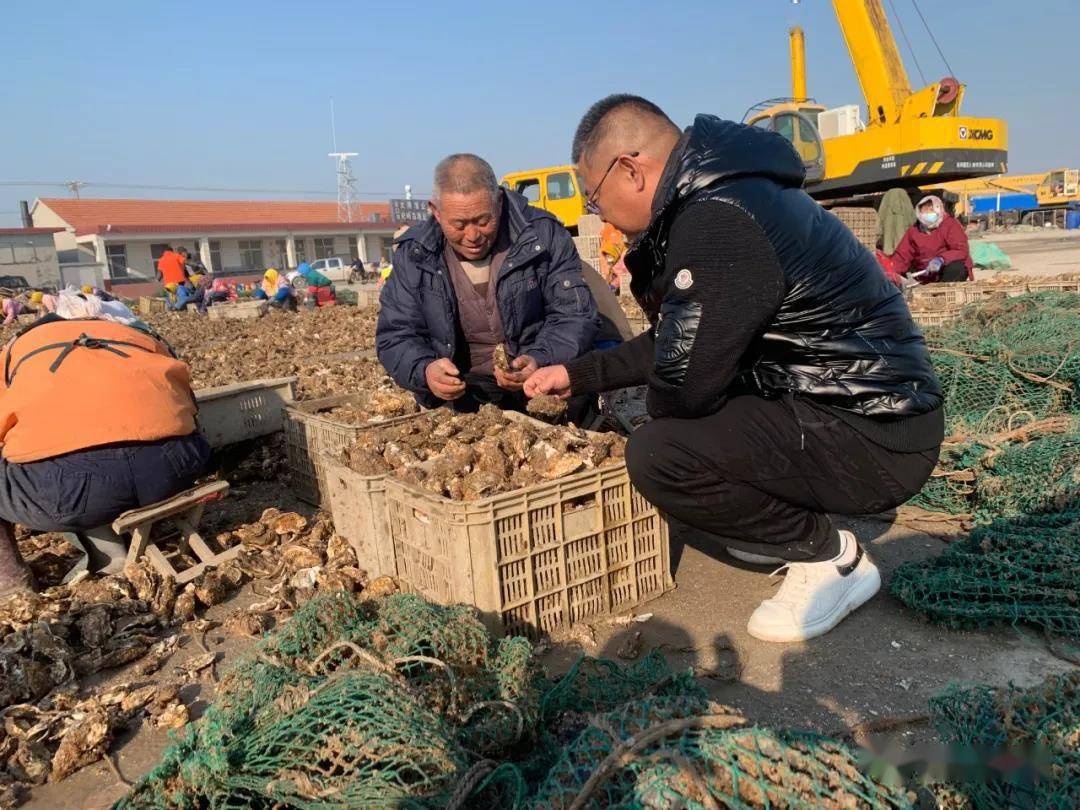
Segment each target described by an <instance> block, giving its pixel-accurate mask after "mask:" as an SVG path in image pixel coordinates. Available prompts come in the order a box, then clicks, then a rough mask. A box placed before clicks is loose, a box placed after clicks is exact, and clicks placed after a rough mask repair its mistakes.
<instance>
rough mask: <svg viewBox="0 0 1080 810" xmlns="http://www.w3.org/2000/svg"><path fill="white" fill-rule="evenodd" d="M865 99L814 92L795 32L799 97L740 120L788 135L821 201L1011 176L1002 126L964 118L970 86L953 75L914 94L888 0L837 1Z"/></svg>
mask: <svg viewBox="0 0 1080 810" xmlns="http://www.w3.org/2000/svg"><path fill="white" fill-rule="evenodd" d="M833 9H834V11H835V12H836V17H837V20H838V21H839V23H840V28H841V30H842V32H843V34H844V40H845V43H846V45H847V49H848V52H849V54H850V55H851V60H852V63H853V65H854V67H855V72H856V74H857V75H858V78H859V84H860V87H861V88H862V92H863V97H864V99H865V101H866V108H865V109H866V119H865V120H864V119H863V118H862V110H861V109H860V107H859V105H855V104H849V105H845V106H842V107H835V108H832V109H829V108H826V107H825V106H823V105H821V104H818V103H817V102H816V101H815V100H814V99H812V98H810V97H809V96H808V95H807V88H806V58H805V44H804V37H803V32H802V29H801V28H799V27H794V28H792V29H791V30H790V32H789V42H790V48H791V84H792V93H791V96H790V97H788V98H783V99H771V100H770V101H767V102H763V103H762V104H758V105H755V106H754V107H751V108H750V110H748V111H747V114H746V115H745V116H744V117H743V120H744V121H745V122H746V123H748V124H751V125H753V126H757V127H761V128H763V129H770V130H772V131H775V132H779V133H781V134H782V135H784V137H785V138H787V139H788V140H789V141H791V143H792V145H793V146H794V147H795V150H796V151H797V152H798V153H799V155H800V156H801V157H802V159H803V163H804V165H805V166H806V170H807V178H806V184H805V185H806V190H807V192H808V193H809V194H810V195H811V196H813V197H817V198H819V199H821V198H838V197H845V196H851V195H856V194H865V193H871V192H878V191H885V190H887V189H889V188H893V187H904V188H910V187H916V186H920V185H924V184H925V183H927V182H934V181H938V180H940V181H942V182H944V181H947V180H957V179H963V178H968V177H979V176H983V175H988V174H999V173H1003V172H1005V171H1006V163H1007V151H1006V146H1007V140H1008V136H1007V131H1006V125H1005V122H1004V121H1002V120H1000V119H994V118H972V117H965V116H961V115H960V108H961V105H962V103H963V99H964V91H965V87H964V85H963V84H961V83H960V82H959V81H958V80H957V79H955V78H954V77H952V76H948V77H946V78H944V79H941V80H940V81H938V82H934V83H933V84H930V85H927V86H926V87H923V88H921V89H918V90H912V88H911V85H910V83H909V81H908V77H907V73H906V71H905V70H904V65H903V62H902V61H901V59H900V53H899V50H898V49H897V47H896V41H895V40H894V39H893V36H892V32H891V30H890V28H889V22H888V19H887V18H886V16H885V11H884V8H883V7H882V4H881V0H833Z"/></svg>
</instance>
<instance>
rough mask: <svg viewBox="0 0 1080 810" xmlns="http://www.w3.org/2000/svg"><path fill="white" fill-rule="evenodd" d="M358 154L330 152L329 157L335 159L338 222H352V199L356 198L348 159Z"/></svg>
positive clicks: (354, 184)
mask: <svg viewBox="0 0 1080 810" xmlns="http://www.w3.org/2000/svg"><path fill="white" fill-rule="evenodd" d="M359 154H360V153H359V152H331V153H330V157H332V158H336V159H337V218H338V222H352V221H353V217H352V213H353V212H352V204H353V198H354V197H356V196H357V192H356V177H354V176H353V173H352V163H350V162H349V158H354V157H356V156H357V155H359Z"/></svg>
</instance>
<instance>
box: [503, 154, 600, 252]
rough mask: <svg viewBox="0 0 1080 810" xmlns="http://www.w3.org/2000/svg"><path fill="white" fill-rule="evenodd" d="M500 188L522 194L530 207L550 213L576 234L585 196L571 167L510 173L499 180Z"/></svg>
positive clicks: (550, 167) (583, 210)
mask: <svg viewBox="0 0 1080 810" xmlns="http://www.w3.org/2000/svg"><path fill="white" fill-rule="evenodd" d="M502 185H503V187H504V188H508V189H510V190H511V191H516V192H517V193H518V194H522V195H524V196H525V199H527V200H528V201H529V204H530V205H535V206H536V207H537V208H543V209H544V210H545V211H547V212H549V213H552V214H554V215H555V216H557V217H558V218H559V220H560V221H561V222H562V224H563V225H565V226H566V228H567V229H568V230H569V231H570V232H571V233H572V234H575V235H576V234H577V226H578V220H579V219H580V218H581V215H582V214H584V213H585V196H584V195H583V194H582V193H581V180H580V179H579V178H578V176H577V172H576V171H574V167H573V166H548V167H546V168H543V169H530V170H529V171H524V172H513V173H511V174H508V175H506V176H505V177H503V179H502Z"/></svg>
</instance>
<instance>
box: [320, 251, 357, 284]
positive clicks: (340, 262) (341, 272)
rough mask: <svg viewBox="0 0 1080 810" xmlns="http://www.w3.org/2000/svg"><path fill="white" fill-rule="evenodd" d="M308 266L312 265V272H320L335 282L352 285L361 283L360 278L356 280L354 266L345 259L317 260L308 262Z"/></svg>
mask: <svg viewBox="0 0 1080 810" xmlns="http://www.w3.org/2000/svg"><path fill="white" fill-rule="evenodd" d="M308 264H310V265H311V269H312V270H317V271H319V272H320V273H322V274H323V275H324V276H326V277H327V278H328V279H330V280H331V281H333V282H337V283H340V284H345V283H349V284H352V283H355V282H356V281H359V279H358V278H355V276H356V275H357V274H356V273H354V272H353V269H352V265H351V264H347V263H346V262H345V260H344V259H341V258H338V257H333V258H330V259H316V260H315V261H313V262H308Z"/></svg>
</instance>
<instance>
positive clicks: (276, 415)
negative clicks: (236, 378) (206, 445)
mask: <svg viewBox="0 0 1080 810" xmlns="http://www.w3.org/2000/svg"><path fill="white" fill-rule="evenodd" d="M295 387H296V377H279V378H276V379H266V380H252V381H250V382H242V383H234V384H232V385H223V386H220V387H218V388H204V389H202V390H200V391H196V392H195V402H196V403H197V404H198V406H199V428H200V429H201V430H202V432H203V435H204V436H206V440H207V441H208V442H210V446H211V447H224V446H226V445H229V444H236V443H237V442H242V441H246V440H247V439H255V438H258V437H259V436H269V435H270V434H271V433H277V432H278V431H279V430H281V427H282V409H283V408H285V407H286V406H287V405H289V404H291V403H292V401H293V396H294V394H295Z"/></svg>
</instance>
